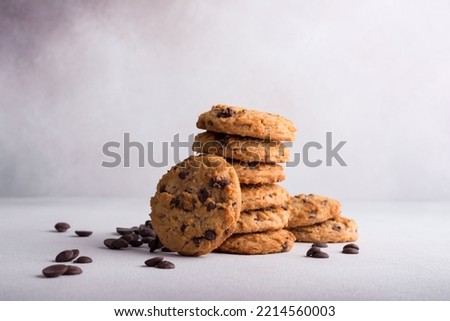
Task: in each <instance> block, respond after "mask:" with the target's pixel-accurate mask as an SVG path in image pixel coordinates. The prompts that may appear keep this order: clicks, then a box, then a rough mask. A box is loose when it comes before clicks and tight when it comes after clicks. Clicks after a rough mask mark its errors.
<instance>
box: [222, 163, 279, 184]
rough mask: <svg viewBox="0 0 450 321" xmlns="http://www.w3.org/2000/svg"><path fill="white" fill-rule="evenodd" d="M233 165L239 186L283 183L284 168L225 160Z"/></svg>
mask: <svg viewBox="0 0 450 321" xmlns="http://www.w3.org/2000/svg"><path fill="white" fill-rule="evenodd" d="M227 161H228V162H229V163H230V164H231V165H233V167H234V169H235V170H236V173H237V175H238V177H239V182H240V183H241V184H253V185H258V184H273V183H277V182H281V181H284V179H285V178H286V175H285V174H284V167H283V166H281V165H278V164H264V163H259V162H253V163H248V162H244V161H238V160H235V161H232V160H227Z"/></svg>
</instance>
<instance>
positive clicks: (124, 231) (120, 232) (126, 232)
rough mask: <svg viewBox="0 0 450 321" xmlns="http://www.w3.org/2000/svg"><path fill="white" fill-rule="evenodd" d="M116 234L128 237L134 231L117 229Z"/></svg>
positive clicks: (124, 228) (123, 228)
mask: <svg viewBox="0 0 450 321" xmlns="http://www.w3.org/2000/svg"><path fill="white" fill-rule="evenodd" d="M116 232H117V233H119V234H120V235H126V234H131V233H133V230H132V229H130V228H126V227H116Z"/></svg>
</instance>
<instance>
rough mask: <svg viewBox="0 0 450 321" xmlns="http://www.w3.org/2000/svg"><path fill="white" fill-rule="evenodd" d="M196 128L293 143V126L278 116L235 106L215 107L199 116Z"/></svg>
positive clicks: (294, 132) (294, 133)
mask: <svg viewBox="0 0 450 321" xmlns="http://www.w3.org/2000/svg"><path fill="white" fill-rule="evenodd" d="M197 127H198V128H201V129H206V130H209V131H213V132H217V133H225V134H230V135H239V136H248V137H254V138H260V139H269V140H277V141H293V140H294V138H295V135H296V133H297V130H296V129H295V127H294V124H293V123H292V122H291V121H290V120H288V119H286V118H284V117H282V116H279V115H274V114H270V113H265V112H261V111H257V110H250V109H245V108H242V107H236V106H227V105H215V106H212V108H211V110H210V111H207V112H205V113H203V114H201V115H200V116H199V118H198V121H197Z"/></svg>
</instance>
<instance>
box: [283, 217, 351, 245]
mask: <svg viewBox="0 0 450 321" xmlns="http://www.w3.org/2000/svg"><path fill="white" fill-rule="evenodd" d="M289 230H290V231H291V232H292V233H293V234H294V235H295V237H296V240H297V242H323V243H341V242H354V241H356V240H357V239H358V226H357V224H356V222H355V221H354V220H352V219H349V218H346V217H343V216H338V217H335V218H332V219H330V220H328V221H325V222H322V223H317V224H314V225H310V226H301V227H295V228H291V229H289Z"/></svg>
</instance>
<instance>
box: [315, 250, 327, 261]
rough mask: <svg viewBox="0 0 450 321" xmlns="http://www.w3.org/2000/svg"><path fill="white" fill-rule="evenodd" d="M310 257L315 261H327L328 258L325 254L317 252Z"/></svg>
mask: <svg viewBox="0 0 450 321" xmlns="http://www.w3.org/2000/svg"><path fill="white" fill-rule="evenodd" d="M312 257H313V258H315V259H328V258H329V257H330V256H329V255H328V254H327V253H325V252H322V251H318V252H314V253H313V254H312Z"/></svg>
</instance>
